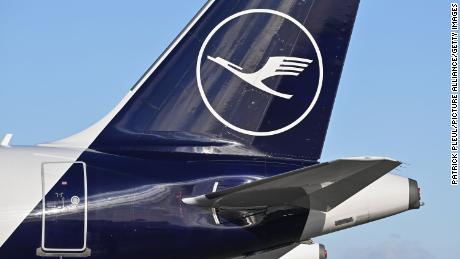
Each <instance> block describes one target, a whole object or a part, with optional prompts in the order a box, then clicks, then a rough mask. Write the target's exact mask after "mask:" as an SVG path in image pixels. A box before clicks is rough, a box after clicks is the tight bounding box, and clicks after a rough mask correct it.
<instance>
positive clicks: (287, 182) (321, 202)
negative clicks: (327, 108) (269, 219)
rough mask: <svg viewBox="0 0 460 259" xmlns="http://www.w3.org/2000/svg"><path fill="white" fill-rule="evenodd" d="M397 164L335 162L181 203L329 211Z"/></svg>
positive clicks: (371, 160) (386, 161) (389, 161)
mask: <svg viewBox="0 0 460 259" xmlns="http://www.w3.org/2000/svg"><path fill="white" fill-rule="evenodd" d="M400 164H401V163H400V162H398V161H395V160H392V159H388V158H372V157H371V158H368V157H363V158H350V159H339V160H335V161H332V162H327V163H322V164H318V165H314V166H310V167H306V168H302V169H298V170H295V171H291V172H288V173H284V174H281V175H277V176H274V177H270V178H265V179H262V180H259V181H255V182H252V183H249V184H245V185H241V186H237V187H233V188H229V189H226V190H223V191H220V192H215V193H210V194H206V195H201V196H197V197H192V198H185V199H183V202H184V203H186V204H189V205H195V206H200V207H206V208H219V209H247V208H264V207H273V206H286V205H288V206H298V207H304V208H309V209H314V210H319V211H329V210H331V209H333V208H334V207H336V206H338V205H339V204H341V203H342V202H344V201H345V200H347V199H348V198H350V197H351V196H353V195H354V194H356V193H357V192H359V191H361V190H362V189H364V188H365V187H366V186H368V185H370V184H371V183H373V182H374V181H376V180H377V179H379V178H380V177H382V176H383V175H385V174H386V173H388V172H390V171H391V170H393V169H394V168H396V167H398V166H399V165H400Z"/></svg>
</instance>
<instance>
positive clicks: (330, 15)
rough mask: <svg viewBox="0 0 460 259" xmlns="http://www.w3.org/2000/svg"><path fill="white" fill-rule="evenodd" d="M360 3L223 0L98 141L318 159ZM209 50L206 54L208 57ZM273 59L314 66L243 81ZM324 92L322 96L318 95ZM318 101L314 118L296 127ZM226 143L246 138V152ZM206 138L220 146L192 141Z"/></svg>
mask: <svg viewBox="0 0 460 259" xmlns="http://www.w3.org/2000/svg"><path fill="white" fill-rule="evenodd" d="M358 4H359V0H321V1H313V0H283V1H279V0H273V1H268V0H252V1H247V0H233V1H225V0H217V1H216V2H215V3H214V4H213V5H212V6H211V7H210V9H209V10H208V12H207V13H206V14H205V15H204V16H203V17H202V18H201V19H200V20H199V21H198V22H197V23H196V24H195V26H193V28H192V29H191V30H190V32H189V33H188V34H186V35H185V37H184V38H183V39H182V40H181V41H180V42H179V43H178V44H177V46H176V47H175V48H174V49H173V50H172V52H171V54H170V55H169V56H168V57H167V58H166V59H165V60H164V61H163V63H161V65H160V66H159V67H158V68H157V70H156V71H155V72H154V73H153V74H152V75H151V76H150V77H149V78H148V79H147V80H146V81H145V83H144V84H143V85H142V86H141V87H140V89H139V90H138V91H137V93H136V94H135V95H134V96H133V98H132V99H131V100H130V101H129V102H128V103H127V105H126V106H125V107H124V108H123V109H122V110H121V112H120V113H119V114H118V115H117V116H116V117H115V118H114V119H113V121H111V122H110V124H109V125H108V126H107V128H106V129H105V130H104V131H103V132H102V133H101V135H100V136H99V137H98V138H97V139H96V141H95V142H94V143H93V145H92V146H91V148H92V149H96V150H106V149H107V148H116V149H118V151H120V152H126V150H139V149H149V150H154V149H158V148H161V149H162V150H164V148H167V147H166V146H168V143H173V144H174V145H175V147H177V146H179V147H182V146H184V148H183V149H181V151H182V152H190V153H203V152H208V153H209V152H210V151H209V150H214V147H215V146H217V147H216V148H215V150H214V151H215V152H218V153H239V154H245V155H248V154H251V155H254V154H256V155H262V156H264V155H270V156H276V157H290V158H297V159H306V160H313V161H316V160H318V159H319V158H320V154H321V151H322V147H323V143H324V139H325V136H326V131H327V127H328V123H329V118H330V115H331V111H332V107H333V103H334V99H335V95H336V92H337V87H338V84H339V79H340V74H341V71H342V66H343V63H344V60H345V55H346V51H347V47H348V43H349V40H350V36H351V32H352V28H353V24H354V20H355V16H356V12H357V7H358ZM254 9H264V11H254ZM267 10H268V11H267ZM270 10H272V11H277V12H279V13H281V15H280V14H279V13H278V14H273V13H271V12H270ZM243 12H248V13H243ZM232 16H234V17H233V18H232V19H229V20H228V21H226V22H224V21H225V20H226V19H227V18H229V17H232ZM286 16H289V17H290V18H288V17H286ZM296 22H298V23H300V25H299V24H297V23H296ZM305 30H307V31H308V33H309V34H310V35H308V33H306V32H305ZM315 43H316V44H317V46H318V51H317V50H316V49H315ZM200 50H202V51H201V52H202V53H201V54H202V58H201V59H200V60H198V56H199V54H200ZM273 57H286V58H288V59H286V60H285V61H286V62H288V63H289V58H297V59H299V58H300V59H303V60H305V59H308V60H310V62H311V63H309V64H308V67H306V68H305V67H304V66H302V64H300V65H299V64H298V63H297V64H291V66H294V69H295V68H297V71H298V75H292V74H291V75H281V76H280V75H278V76H271V77H267V78H265V79H263V77H255V78H256V79H257V78H259V79H260V80H261V81H260V82H259V81H258V80H255V79H254V78H253V79H254V80H253V81H251V80H243V76H244V75H242V76H237V74H238V73H237V72H235V71H238V70H240V71H241V72H244V73H245V75H246V76H248V75H250V74H253V73H256V72H260V71H261V70H262V69H263V68H264V67H265V65H266V64H267V63H269V62H270V59H271V58H273ZM321 57H322V67H323V69H321V62H320V61H321ZM212 58H214V61H213V59H212ZM216 58H222V59H223V60H225V62H224V63H225V64H224V63H219V62H216V60H215V59H216ZM303 62H305V61H303ZM230 63H231V64H230ZM305 64H307V63H304V65H305ZM197 65H198V66H197ZM296 66H297V67H296ZM238 67H240V68H238ZM283 67H284V68H286V67H288V68H289V69H291V70H292V67H289V66H288V65H286V63H283V65H281V67H280V68H279V69H277V70H276V71H277V72H280V71H283ZM299 68H300V70H298V69H299ZM197 70H198V73H197ZM232 70H233V72H232ZM321 71H322V72H323V75H324V79H323V81H321V80H320V74H321ZM291 72H293V71H291ZM267 73H268V72H267ZM267 73H265V74H264V75H267ZM268 74H270V73H268ZM198 75H199V77H200V78H199V77H198ZM259 75H261V74H260V73H259ZM262 79H263V80H262ZM321 82H322V88H321V91H319V87H318V86H319V85H321V84H320V83H321ZM200 83H201V87H202V89H203V95H204V96H205V99H207V100H208V102H209V106H210V107H211V108H212V109H213V110H214V111H215V113H216V114H218V116H215V114H214V115H213V114H212V110H211V109H210V107H208V106H206V105H205V102H204V100H203V96H202V95H201V94H200V91H199V86H200ZM256 83H263V84H265V85H266V86H267V87H268V88H270V89H272V90H275V91H278V92H281V93H285V94H289V95H292V98H290V99H286V98H281V97H278V96H276V95H273V94H271V93H268V92H266V91H262V90H260V88H257V87H255V86H254V85H256ZM316 93H320V94H319V98H318V99H317V101H316V102H315V100H316V99H315V96H316ZM309 108H311V111H310V112H309V113H308V115H307V116H306V117H305V118H304V119H303V120H302V121H300V122H299V123H298V124H295V126H294V124H293V123H294V122H295V121H296V120H297V119H299V118H300V117H301V116H302V115H303V114H306V111H307V110H308V109H309ZM219 117H220V118H219ZM222 120H224V121H226V122H227V123H228V124H225V123H224V122H223V121H222ZM229 124H230V125H231V126H229ZM290 125H291V126H292V128H290V129H289V130H287V131H285V132H282V133H279V134H274V135H270V136H258V134H257V133H261V132H262V133H267V132H273V131H276V130H280V129H284V128H285V127H288V126H290ZM235 128H236V129H235ZM247 131H249V132H252V133H248V132H247ZM254 132H255V133H256V134H254ZM165 133H167V134H165ZM174 135H176V136H179V139H180V141H177V140H176V139H175V137H174ZM255 135H257V136H255ZM226 140H228V141H231V143H233V144H234V145H235V144H236V145H240V148H239V150H238V152H235V150H234V149H231V150H229V149H225V148H222V146H225V141H226ZM197 141H198V142H199V143H198V145H199V146H200V147H207V146H212V147H211V148H208V149H206V148H190V144H191V143H197ZM219 141H220V142H219ZM117 145H118V146H117ZM170 145H172V144H170ZM114 146H117V147H114ZM120 149H125V150H120ZM177 150H178V149H176V151H177ZM211 152H213V151H211Z"/></svg>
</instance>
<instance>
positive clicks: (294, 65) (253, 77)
mask: <svg viewBox="0 0 460 259" xmlns="http://www.w3.org/2000/svg"><path fill="white" fill-rule="evenodd" d="M208 59H209V60H211V61H213V62H215V63H217V64H219V65H221V66H223V67H224V68H226V69H227V70H229V71H230V72H232V73H233V74H235V75H236V76H238V77H239V78H241V79H242V80H244V81H246V82H247V83H248V84H250V85H252V86H254V87H256V88H258V89H260V90H262V91H264V92H266V93H268V94H271V95H274V96H278V97H281V98H284V99H291V98H292V95H290V94H284V93H280V92H277V91H275V90H273V89H271V88H270V87H268V86H266V85H265V84H264V83H263V82H262V81H263V80H265V79H267V78H270V77H274V76H298V75H299V74H300V73H302V72H303V71H304V69H305V68H306V67H308V65H309V64H310V63H312V62H313V60H310V59H304V58H295V57H271V58H270V59H268V62H267V63H266V64H265V66H264V67H262V68H261V69H260V70H259V71H257V72H254V73H244V72H243V68H242V67H239V66H237V65H235V64H232V63H230V62H229V61H227V60H225V59H223V58H220V57H217V58H213V57H210V56H208Z"/></svg>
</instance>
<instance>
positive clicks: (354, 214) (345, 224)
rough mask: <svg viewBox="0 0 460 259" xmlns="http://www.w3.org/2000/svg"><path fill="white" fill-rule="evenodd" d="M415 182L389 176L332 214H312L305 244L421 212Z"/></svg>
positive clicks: (331, 212) (306, 230)
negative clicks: (413, 212) (346, 230)
mask: <svg viewBox="0 0 460 259" xmlns="http://www.w3.org/2000/svg"><path fill="white" fill-rule="evenodd" d="M420 206H421V203H420V189H419V187H418V184H417V182H416V181H414V180H412V179H408V178H405V177H401V176H398V175H394V174H387V175H385V176H383V177H382V178H380V179H378V180H377V181H375V182H374V183H372V184H371V185H369V186H367V187H366V188H364V189H363V190H361V191H360V192H358V193H357V194H355V195H353V196H352V197H350V198H349V199H348V200H346V201H345V202H343V203H342V204H340V205H339V206H337V207H335V208H334V209H332V210H331V211H329V212H321V211H316V210H311V211H310V214H309V216H308V220H307V224H306V226H305V228H304V231H303V234H302V240H308V239H311V238H313V237H317V236H321V235H324V234H327V233H331V232H335V231H339V230H342V229H345V228H350V227H354V226H357V225H361V224H365V223H368V222H371V221H375V220H378V219H382V218H385V217H389V216H392V215H395V214H398V213H401V212H404V211H407V210H411V209H418V208H420Z"/></svg>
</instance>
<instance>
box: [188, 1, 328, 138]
mask: <svg viewBox="0 0 460 259" xmlns="http://www.w3.org/2000/svg"><path fill="white" fill-rule="evenodd" d="M249 14H269V15H274V16H277V17H278V18H282V19H286V20H288V21H289V22H291V23H292V24H294V25H295V26H296V27H298V28H299V29H300V31H301V32H303V34H304V35H305V36H306V38H307V39H308V41H309V42H310V43H311V46H312V47H313V49H314V52H315V53H314V54H315V55H314V56H316V57H298V56H281V55H274V56H271V57H269V58H268V60H267V61H266V63H265V64H264V65H263V66H262V68H260V69H258V70H257V71H255V72H251V71H248V70H247V69H245V68H243V67H242V65H239V64H238V65H237V64H234V63H232V62H231V60H226V59H225V58H222V57H220V56H210V55H206V56H204V53H205V50H206V48H207V46H208V44H209V43H210V41H211V39H212V38H213V36H214V35H215V34H216V33H217V32H218V31H219V30H220V29H221V28H222V27H224V26H225V25H226V24H228V23H231V22H232V21H233V20H235V19H237V18H239V17H242V16H245V15H249ZM249 53H250V51H249ZM205 57H206V59H207V60H208V61H211V62H213V63H214V64H217V65H219V66H221V67H223V68H224V69H225V70H226V71H227V72H230V73H231V74H232V75H233V76H235V77H236V78H239V80H241V81H244V82H246V83H247V84H249V85H250V86H251V87H253V88H254V89H257V90H258V91H262V92H264V93H266V94H268V95H270V96H274V97H275V98H281V99H283V100H286V101H290V100H292V99H293V97H294V96H295V95H294V94H292V93H289V92H288V91H283V92H281V91H278V90H275V89H273V88H272V87H270V85H269V84H268V83H266V82H264V80H266V79H269V78H272V77H285V76H286V77H298V76H299V75H301V74H302V73H303V72H306V71H307V70H308V68H309V67H310V66H312V65H313V64H316V65H317V66H318V69H317V70H318V77H319V78H318V79H317V82H318V84H317V87H316V91H313V93H314V94H312V96H311V98H310V99H311V100H310V101H309V103H308V105H306V107H305V110H304V111H303V110H302V113H300V115H299V117H298V118H297V119H296V120H294V121H292V122H291V123H289V124H287V125H283V126H281V127H279V128H277V129H273V130H270V131H254V130H248V129H244V128H243V127H241V126H237V125H234V123H231V122H229V121H228V120H226V119H225V118H224V117H223V116H221V114H219V113H218V112H217V111H216V109H214V107H213V106H212V105H211V103H210V101H209V99H208V97H207V96H206V92H205V90H204V87H203V82H202V76H201V73H202V71H201V64H202V61H203V59H204V58H205ZM235 63H236V62H235ZM196 75H197V84H198V89H199V92H200V95H201V98H202V99H203V102H204V103H205V105H206V107H207V108H208V110H209V111H210V112H211V113H212V115H213V116H214V117H215V118H216V119H217V120H219V121H220V122H221V123H222V124H224V125H225V126H227V127H229V128H231V129H233V130H235V131H237V132H239V133H242V134H246V135H251V136H273V135H277V134H281V133H283V132H286V131H288V130H290V129H292V128H293V127H295V126H296V125H298V124H299V123H300V122H302V121H303V120H304V119H305V118H306V117H307V116H308V115H309V114H310V112H311V111H312V109H313V108H314V106H315V105H316V102H317V101H318V98H319V95H320V93H321V88H322V84H323V61H322V56H321V52H320V50H319V47H318V44H317V43H316V41H315V39H314V38H313V36H312V35H311V33H310V32H309V31H308V30H307V29H306V28H305V26H304V25H303V24H301V23H300V22H298V21H297V20H296V19H294V18H293V17H291V16H289V15H287V14H285V13H282V12H279V11H275V10H270V9H251V10H246V11H242V12H239V13H236V14H234V15H232V16H230V17H228V18H226V19H225V20H223V21H222V22H221V23H219V24H218V25H217V26H216V27H215V28H214V29H213V30H212V31H211V33H210V34H209V35H208V36H207V38H206V39H205V41H204V42H203V45H202V46H201V49H200V52H199V55H198V59H197V66H196ZM297 87H298V86H297ZM300 87H302V85H300ZM300 98H301V97H300Z"/></svg>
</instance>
